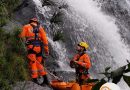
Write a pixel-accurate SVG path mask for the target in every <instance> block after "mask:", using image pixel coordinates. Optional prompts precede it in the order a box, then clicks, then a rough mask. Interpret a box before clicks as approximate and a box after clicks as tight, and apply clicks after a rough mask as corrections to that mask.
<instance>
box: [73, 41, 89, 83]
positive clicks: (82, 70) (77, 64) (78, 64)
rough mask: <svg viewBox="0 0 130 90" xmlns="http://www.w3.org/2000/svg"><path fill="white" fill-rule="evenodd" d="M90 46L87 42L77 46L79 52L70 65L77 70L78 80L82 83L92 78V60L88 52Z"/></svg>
mask: <svg viewBox="0 0 130 90" xmlns="http://www.w3.org/2000/svg"><path fill="white" fill-rule="evenodd" d="M88 47H89V46H88V44H87V43H86V42H80V43H79V44H78V45H77V46H76V51H77V52H78V53H77V54H76V55H75V56H74V57H73V59H72V60H71V61H70V66H71V67H72V68H75V70H76V82H77V83H79V84H80V85H81V84H83V83H84V82H85V81H86V80H87V79H89V78H90V75H89V73H88V70H89V68H90V67H91V62H90V58H89V56H88V54H86V50H87V49H88Z"/></svg>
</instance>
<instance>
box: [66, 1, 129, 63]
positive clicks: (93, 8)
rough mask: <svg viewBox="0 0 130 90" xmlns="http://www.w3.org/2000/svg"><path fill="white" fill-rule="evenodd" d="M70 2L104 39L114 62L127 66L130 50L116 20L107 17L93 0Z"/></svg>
mask: <svg viewBox="0 0 130 90" xmlns="http://www.w3.org/2000/svg"><path fill="white" fill-rule="evenodd" d="M68 1H69V3H70V5H71V6H72V7H73V8H74V9H75V10H76V11H77V12H78V13H79V14H81V15H82V16H83V17H84V18H85V19H86V20H87V22H88V23H89V24H90V25H91V27H93V29H94V30H95V32H96V33H97V34H98V35H100V36H101V37H102V39H103V41H104V42H105V43H106V44H107V48H108V50H109V51H110V52H111V54H112V56H113V57H114V60H115V61H116V62H117V63H118V64H120V65H125V64H126V59H129V58H130V55H129V51H128V50H129V49H128V48H127V45H126V44H125V43H124V42H123V41H122V39H121V36H120V34H119V33H118V32H119V30H120V29H119V28H118V26H117V25H116V24H115V20H116V19H115V18H113V17H110V16H108V15H105V13H103V12H102V11H101V9H100V8H99V7H97V4H96V3H95V2H94V1H92V0H80V1H79V0H75V1H72V0H68ZM119 60H120V61H122V62H120V61H119Z"/></svg>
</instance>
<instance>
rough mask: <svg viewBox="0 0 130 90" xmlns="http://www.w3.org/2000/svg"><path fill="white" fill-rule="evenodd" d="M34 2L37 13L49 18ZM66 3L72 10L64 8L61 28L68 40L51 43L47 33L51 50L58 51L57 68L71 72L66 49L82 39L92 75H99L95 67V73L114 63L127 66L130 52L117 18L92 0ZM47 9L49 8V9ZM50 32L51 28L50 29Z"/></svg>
mask: <svg viewBox="0 0 130 90" xmlns="http://www.w3.org/2000/svg"><path fill="white" fill-rule="evenodd" d="M33 1H34V2H35V4H36V6H37V9H38V12H39V13H41V14H43V15H44V16H45V18H46V17H48V16H46V15H47V14H46V13H45V7H42V4H41V1H40V0H33ZM126 1H128V0H126ZM67 2H68V4H69V6H70V9H71V12H70V11H67V14H66V17H67V19H66V20H64V24H63V25H64V27H65V29H61V30H62V31H63V32H64V33H65V37H66V38H68V40H69V41H67V42H65V43H62V42H54V41H53V40H52V38H51V36H48V37H49V43H50V44H51V46H52V47H53V49H54V51H56V52H57V53H58V60H57V63H58V64H59V66H60V68H59V70H62V71H67V70H70V71H73V70H72V69H71V68H70V67H69V65H68V64H67V59H68V58H66V57H67V56H69V54H68V52H69V51H68V50H69V49H72V50H73V46H74V44H76V43H77V42H79V41H81V40H84V41H87V42H89V44H90V50H89V52H90V53H89V54H90V56H91V59H92V60H91V61H92V69H91V74H93V75H92V76H94V77H97V78H98V75H95V73H94V72H95V70H96V74H97V73H99V72H100V71H102V70H104V68H105V67H106V66H113V65H114V66H113V67H114V68H115V67H116V68H117V67H118V66H123V65H126V64H127V62H126V59H130V53H129V49H128V46H127V44H126V43H125V42H124V41H123V39H122V38H121V35H120V33H119V31H120V28H119V27H118V25H117V24H116V18H115V17H112V16H109V15H106V14H105V12H103V11H102V10H101V7H99V5H98V3H97V2H96V1H93V0H67ZM49 10H51V8H48V11H49ZM68 22H69V23H68ZM48 24H49V23H48ZM48 26H49V25H48ZM49 32H52V31H51V30H50V29H49ZM68 43H69V45H68ZM68 46H69V47H68ZM93 50H94V52H93ZM95 50H96V51H95ZM94 60H95V61H96V62H94ZM120 87H122V88H123V90H128V87H127V85H122V83H121V85H120Z"/></svg>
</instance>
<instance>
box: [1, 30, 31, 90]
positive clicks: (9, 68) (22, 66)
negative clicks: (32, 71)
mask: <svg viewBox="0 0 130 90" xmlns="http://www.w3.org/2000/svg"><path fill="white" fill-rule="evenodd" d="M18 32H19V29H18V28H15V29H14V30H13V32H12V33H6V32H5V30H3V29H1V28H0V90H10V85H13V84H15V82H17V81H23V80H27V79H29V75H28V71H27V63H26V61H27V60H26V58H25V49H24V46H23V44H22V42H21V40H20V38H18Z"/></svg>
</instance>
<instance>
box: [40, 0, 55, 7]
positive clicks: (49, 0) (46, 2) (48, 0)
mask: <svg viewBox="0 0 130 90" xmlns="http://www.w3.org/2000/svg"><path fill="white" fill-rule="evenodd" d="M53 5H56V4H55V2H54V1H52V0H43V3H42V6H43V7H44V6H53Z"/></svg>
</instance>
